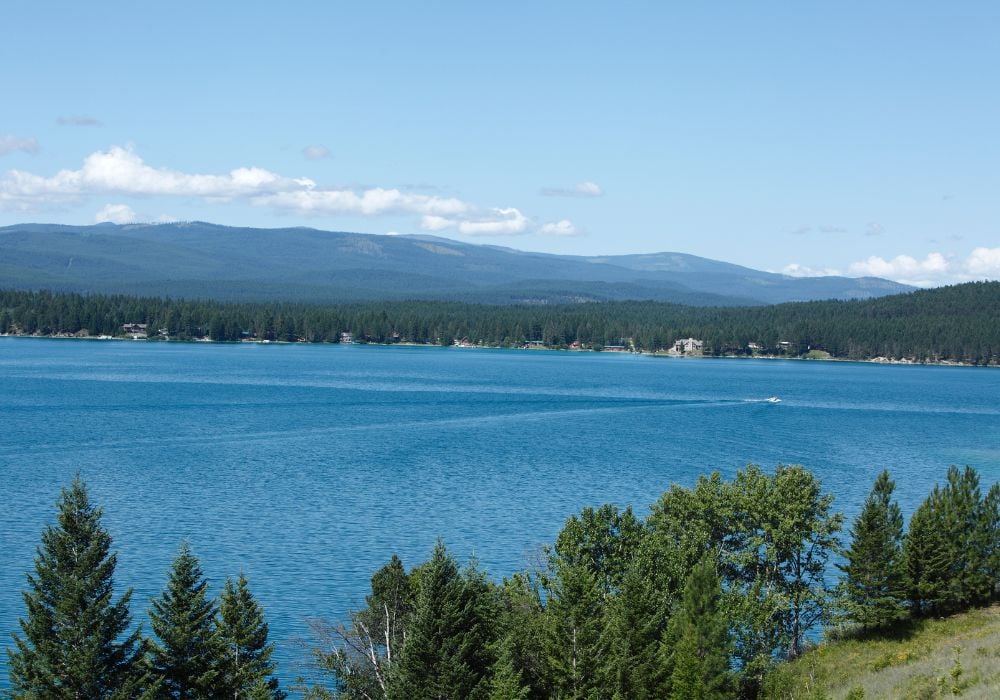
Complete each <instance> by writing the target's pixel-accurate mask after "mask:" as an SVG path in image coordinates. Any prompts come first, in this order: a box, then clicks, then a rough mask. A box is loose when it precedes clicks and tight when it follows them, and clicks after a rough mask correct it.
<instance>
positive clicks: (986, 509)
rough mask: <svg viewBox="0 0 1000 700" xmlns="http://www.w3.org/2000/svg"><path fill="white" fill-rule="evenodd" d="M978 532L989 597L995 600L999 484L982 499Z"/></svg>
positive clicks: (999, 588) (999, 577)
mask: <svg viewBox="0 0 1000 700" xmlns="http://www.w3.org/2000/svg"><path fill="white" fill-rule="evenodd" d="M979 530H980V533H981V534H980V537H981V539H982V541H983V543H984V545H985V546H984V550H983V559H984V562H985V572H986V579H987V581H988V582H989V595H990V597H991V598H992V599H994V600H995V599H996V598H997V595H998V593H1000V482H998V483H995V484H993V486H991V487H990V490H989V491H988V492H987V493H986V498H984V499H983V506H982V509H981V511H980V516H979Z"/></svg>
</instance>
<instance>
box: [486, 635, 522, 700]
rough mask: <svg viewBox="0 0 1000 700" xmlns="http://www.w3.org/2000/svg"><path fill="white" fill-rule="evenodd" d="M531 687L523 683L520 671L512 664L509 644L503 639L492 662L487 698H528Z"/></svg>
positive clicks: (519, 699)
mask: <svg viewBox="0 0 1000 700" xmlns="http://www.w3.org/2000/svg"><path fill="white" fill-rule="evenodd" d="M530 696H531V689H530V688H529V687H528V686H527V685H526V684H525V682H524V678H523V677H522V676H521V672H520V671H519V670H518V669H517V667H516V666H515V665H514V654H513V651H512V649H511V644H510V642H509V641H508V640H504V641H503V643H502V644H501V645H500V653H499V654H498V655H497V660H496V663H494V664H493V674H492V677H491V678H490V684H489V695H488V699H489V700H528V698H529V697H530Z"/></svg>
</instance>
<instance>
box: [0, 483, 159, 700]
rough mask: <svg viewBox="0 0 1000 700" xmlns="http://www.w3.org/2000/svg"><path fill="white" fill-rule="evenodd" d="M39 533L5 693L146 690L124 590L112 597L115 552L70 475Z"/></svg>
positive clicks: (97, 513) (137, 693)
mask: <svg viewBox="0 0 1000 700" xmlns="http://www.w3.org/2000/svg"><path fill="white" fill-rule="evenodd" d="M57 508H58V510H59V514H58V517H57V524H56V525H50V526H48V527H47V528H46V529H45V531H44V532H43V533H42V544H41V546H40V547H39V548H38V554H37V556H36V557H35V574H34V575H31V574H28V588H29V590H27V591H25V592H24V594H23V595H24V602H25V606H26V607H27V616H26V617H25V618H22V619H21V621H20V626H21V632H22V634H23V637H21V636H19V635H17V634H16V633H15V634H14V644H15V647H16V648H15V649H14V650H8V652H7V653H8V659H9V664H10V684H11V688H12V690H11V691H10V697H12V698H133V697H141V696H143V694H144V691H148V690H149V687H148V685H149V684H148V680H149V679H148V678H147V677H146V676H145V674H144V673H143V671H142V667H141V664H142V657H143V655H144V653H145V644H144V643H143V642H142V640H141V637H140V631H139V630H136V631H134V632H131V633H129V632H128V628H129V625H130V623H131V616H130V615H129V609H128V605H129V601H130V600H131V597H132V591H131V589H130V590H128V591H126V592H125V594H124V595H123V596H122V597H121V598H119V599H118V601H117V602H114V601H113V599H112V598H113V594H114V590H113V589H114V581H113V578H114V570H115V565H116V564H117V555H116V554H113V553H110V547H111V536H110V535H108V533H107V531H106V530H105V529H104V528H103V527H101V515H102V510H101V509H100V508H97V507H95V506H94V505H92V504H91V503H90V499H89V497H88V495H87V489H86V486H85V485H84V483H83V481H82V480H81V479H80V477H79V476H77V477H76V478H75V479H74V480H73V483H72V484H71V485H70V487H69V489H63V491H62V494H61V496H60V498H59V501H58V503H57Z"/></svg>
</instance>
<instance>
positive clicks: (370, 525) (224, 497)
mask: <svg viewBox="0 0 1000 700" xmlns="http://www.w3.org/2000/svg"><path fill="white" fill-rule="evenodd" d="M773 394H776V395H779V396H780V397H781V398H782V399H783V402H782V403H781V404H778V405H770V404H767V403H763V402H762V399H764V398H765V397H767V396H770V395H773ZM0 436H2V438H0V484H2V487H3V496H4V507H3V509H2V510H0V533H2V546H0V638H2V639H3V640H4V644H8V640H9V639H10V633H11V631H12V630H14V629H15V628H16V626H17V619H18V617H19V616H20V615H21V614H22V613H23V603H22V601H21V598H20V591H21V590H22V589H23V588H24V583H25V582H24V574H25V572H26V571H27V570H28V569H30V567H31V565H32V560H33V559H32V558H33V555H34V551H35V547H36V546H37V544H38V541H39V535H40V533H41V531H42V528H43V527H44V526H45V525H46V524H47V523H50V522H52V520H53V515H54V503H55V501H56V499H57V497H58V493H59V488H60V487H61V486H63V485H65V484H67V483H68V482H69V481H70V480H71V479H72V477H73V474H74V473H75V472H76V471H77V470H79V471H80V472H81V473H82V475H83V477H84V479H85V480H86V481H87V483H88V484H89V486H90V489H91V494H92V497H93V499H94V500H95V501H96V502H97V503H99V504H100V505H102V506H103V507H104V510H105V518H104V522H105V524H106V526H107V527H108V529H109V530H110V531H111V534H112V536H113V537H114V546H115V548H116V549H117V551H118V553H119V567H118V570H117V576H116V581H117V583H118V585H119V587H120V588H124V586H126V585H128V586H133V587H134V588H135V597H134V605H133V610H134V612H135V614H136V617H137V619H139V618H141V617H143V615H144V613H143V610H144V609H145V608H146V607H147V605H148V601H149V599H150V598H151V597H153V596H155V595H157V594H158V592H159V591H160V590H161V588H162V586H163V584H164V581H165V573H166V570H167V568H168V566H169V564H170V561H171V560H172V558H173V556H174V554H175V552H176V548H177V545H178V543H179V542H180V541H181V540H182V539H184V538H187V539H188V540H189V541H190V542H191V544H192V546H193V548H194V550H195V552H196V554H197V555H198V556H199V557H200V559H201V561H202V565H203V568H204V570H205V572H206V574H207V575H208V577H209V578H210V579H211V581H212V583H213V588H214V589H215V590H218V587H219V586H220V585H221V581H222V580H223V579H224V577H225V576H227V575H236V574H238V572H239V571H240V570H243V571H245V572H246V574H247V576H248V578H249V579H250V583H251V586H252V588H253V590H254V592H255V593H256V595H257V596H258V598H259V599H260V600H261V602H262V603H263V604H264V606H265V608H266V611H267V613H268V617H269V620H270V623H271V629H272V638H273V639H274V640H276V641H277V642H278V645H279V652H278V659H279V660H280V662H281V664H282V668H281V674H280V675H281V676H282V677H283V678H285V679H290V678H294V677H295V676H296V675H299V674H300V673H307V668H306V667H305V666H304V664H303V662H304V658H305V654H304V652H303V651H302V649H301V647H300V646H299V645H298V644H296V642H295V639H296V638H298V637H301V636H303V635H305V634H306V625H305V620H306V618H308V617H327V618H338V617H340V616H342V615H343V613H344V612H345V611H346V610H347V609H348V608H350V607H357V606H358V605H359V603H361V602H362V600H363V596H364V594H365V593H366V591H367V586H368V579H369V576H370V575H371V573H372V572H373V571H374V570H375V569H377V568H378V567H379V566H381V565H382V564H383V563H384V562H385V561H386V560H387V559H388V558H389V556H390V555H391V554H392V553H393V552H396V553H398V554H399V555H400V556H401V557H402V558H403V561H404V562H405V563H406V564H407V565H413V564H416V563H418V562H419V561H422V560H423V559H424V558H426V556H427V555H428V554H429V552H430V549H431V547H432V546H433V544H434V541H435V539H436V538H437V537H439V536H440V537H442V538H443V539H444V540H445V542H446V543H447V544H448V545H449V547H450V548H452V550H453V551H454V552H455V553H456V554H457V555H458V556H459V557H460V558H461V559H464V558H465V557H467V556H468V555H469V554H471V553H473V552H474V553H475V555H476V556H477V557H478V558H479V560H480V562H481V563H482V564H483V565H484V566H485V568H486V569H487V570H488V571H489V572H490V573H491V574H492V575H494V576H495V577H498V578H499V577H500V576H503V575H507V574H510V573H511V572H513V571H515V570H517V569H520V568H523V567H524V566H525V565H526V563H527V562H528V561H529V560H532V559H533V558H534V555H535V553H537V550H538V548H539V547H540V546H541V545H543V544H545V543H548V542H551V541H552V539H553V537H554V536H555V534H556V533H557V532H558V530H559V529H560V527H561V525H562V523H563V522H564V521H565V519H566V518H567V517H568V516H569V515H571V514H573V513H574V512H577V511H579V510H580V508H582V507H584V506H587V505H599V504H601V503H604V502H609V501H610V502H615V503H618V504H621V505H625V504H632V505H634V506H635V507H636V508H637V510H638V511H639V512H640V513H645V512H646V509H647V507H648V505H649V504H650V503H652V502H653V501H655V500H656V498H657V497H658V496H659V494H660V493H661V492H662V491H663V490H665V489H666V488H667V487H668V486H669V485H670V483H671V482H678V483H681V484H685V485H690V484H692V483H693V482H694V480H695V479H696V477H697V475H698V474H700V473H704V472H708V471H711V470H714V469H718V470H720V471H722V472H723V474H725V475H726V476H731V475H732V473H733V472H734V471H735V470H736V469H737V468H740V467H742V466H744V465H745V464H746V463H748V462H754V463H759V464H762V465H765V466H774V465H775V464H778V463H780V462H784V463H800V464H804V465H806V466H808V467H809V468H811V469H812V470H814V471H815V472H816V473H817V474H819V475H820V476H821V477H822V479H823V481H824V485H825V486H826V488H827V489H828V490H831V491H833V492H834V493H836V494H837V501H836V506H837V507H838V508H839V509H841V510H842V511H844V512H845V513H847V514H849V515H850V514H853V513H854V512H856V510H857V508H858V507H859V504H860V503H861V501H862V500H863V498H864V496H865V494H866V493H867V491H868V490H869V488H870V486H871V482H872V480H873V479H874V477H875V475H876V473H877V472H878V471H880V470H881V469H882V468H886V467H887V468H889V469H890V470H891V472H892V474H893V476H894V477H895V478H896V481H897V492H898V496H899V500H900V502H901V504H902V505H903V508H904V512H906V513H909V512H910V511H911V510H912V508H913V507H914V506H915V504H916V503H917V502H919V500H920V499H922V498H923V496H924V495H925V494H926V493H927V491H928V490H929V489H930V488H931V486H932V485H933V484H934V483H935V482H938V481H940V480H941V479H942V478H943V475H944V473H945V471H946V469H947V467H948V465H949V464H952V463H957V464H972V465H974V466H976V467H977V468H978V469H979V471H980V473H981V475H982V477H983V481H984V482H985V483H986V484H987V485H988V484H990V483H992V482H993V481H995V480H997V479H998V478H1000V371H998V370H990V369H976V368H958V367H915V366H880V365H873V364H855V363H827V362H801V361H798V362H796V361H749V360H669V359H661V358H650V357H639V356H631V355H620V354H616V355H611V354H595V353H554V352H531V351H504V350H462V349H438V348H408V347H393V348H385V347H371V346H322V345H280V346H278V345H272V346H260V345H218V344H179V343H177V344H174V343H171V344H167V343H141V342H95V341H90V342H87V341H68V340H38V339H14V338H0ZM0 674H2V675H0V685H3V684H4V683H5V682H6V675H7V674H6V655H5V654H4V655H2V656H0Z"/></svg>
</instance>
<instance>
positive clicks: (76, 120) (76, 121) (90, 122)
mask: <svg viewBox="0 0 1000 700" xmlns="http://www.w3.org/2000/svg"><path fill="white" fill-rule="evenodd" d="M56 123H57V124H59V126H100V125H101V122H100V121H98V120H97V119H94V118H93V117H87V116H83V115H74V116H69V117H59V118H58V119H56Z"/></svg>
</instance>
